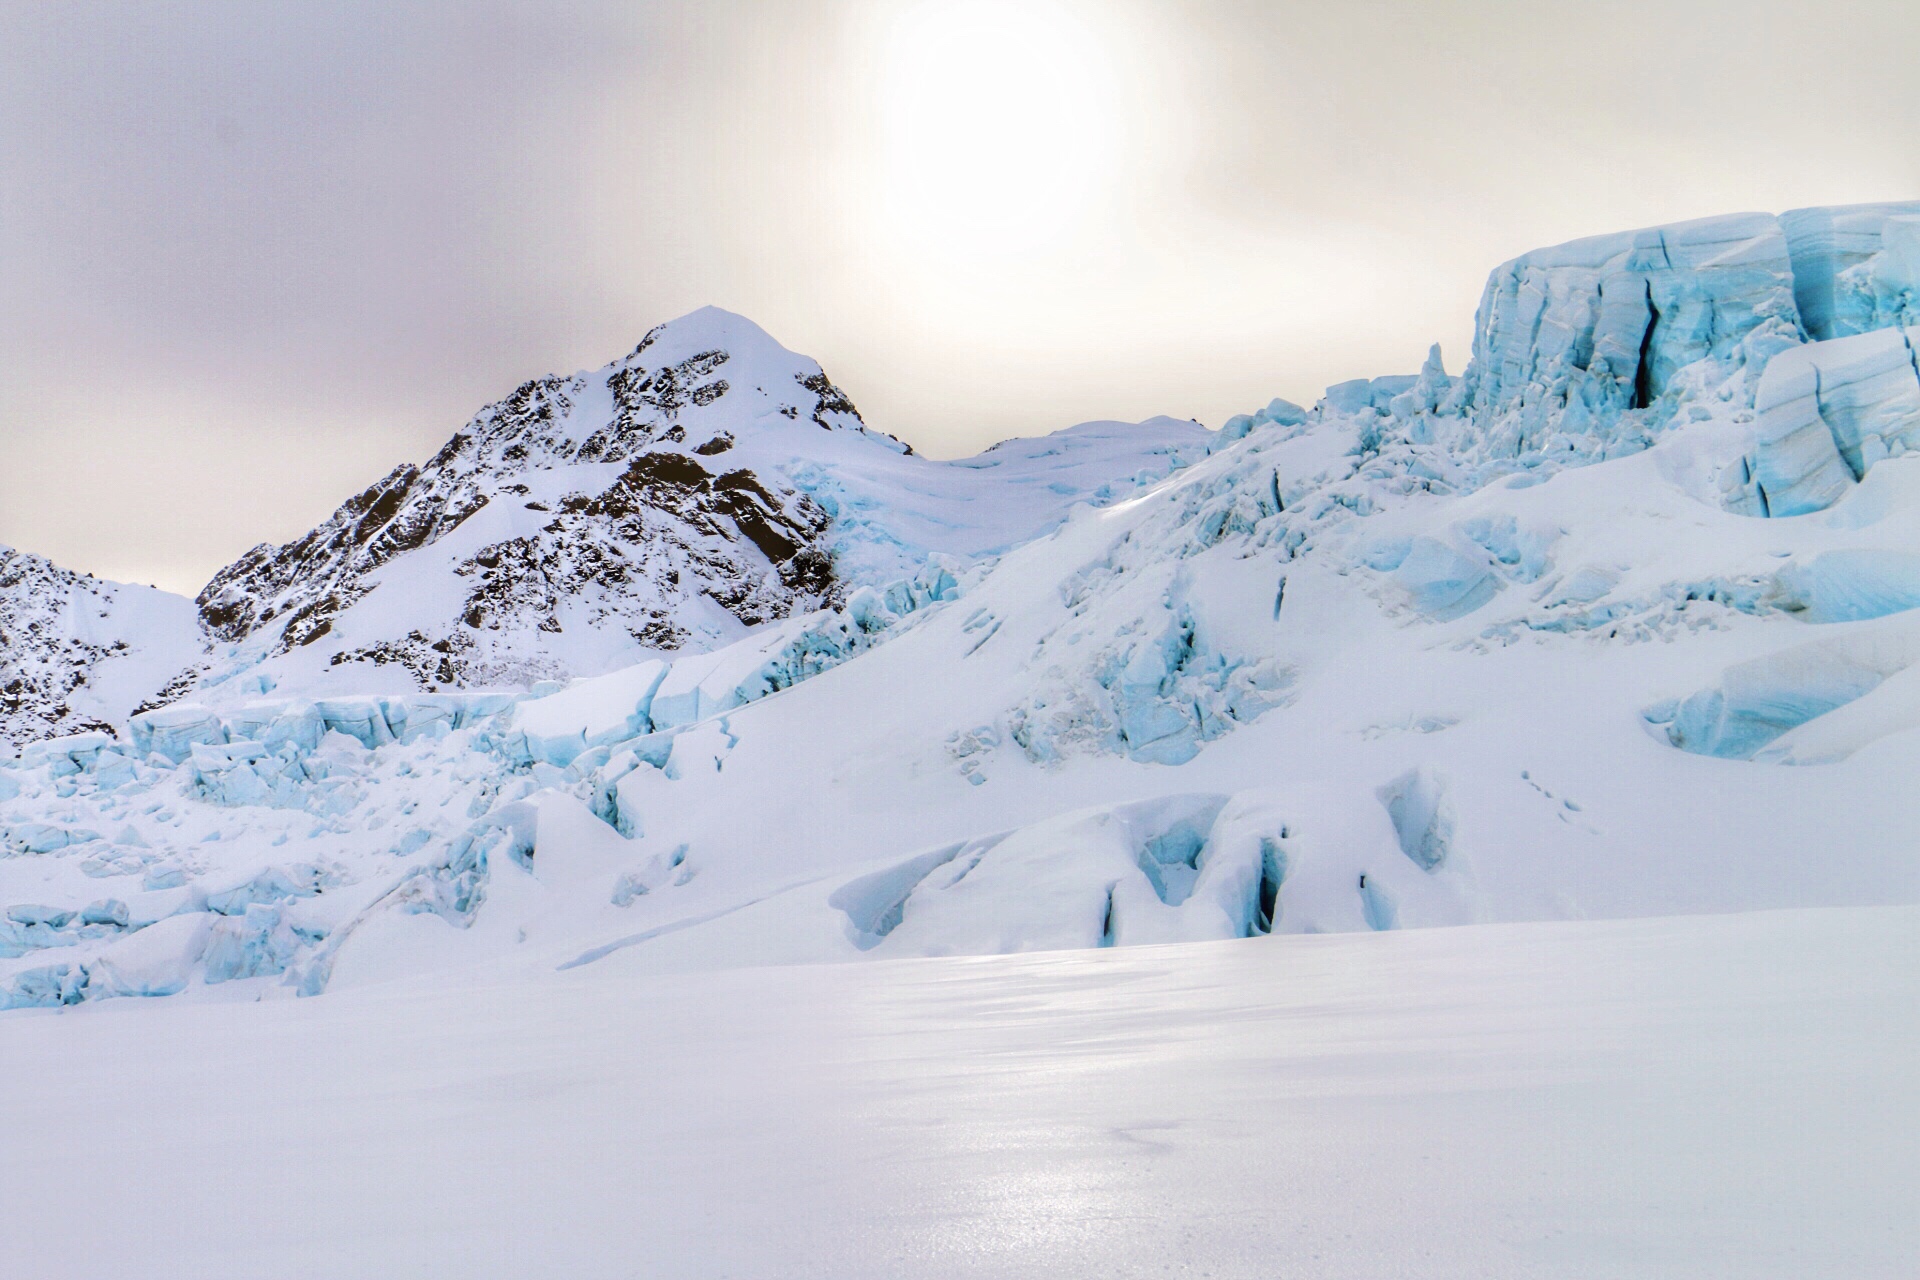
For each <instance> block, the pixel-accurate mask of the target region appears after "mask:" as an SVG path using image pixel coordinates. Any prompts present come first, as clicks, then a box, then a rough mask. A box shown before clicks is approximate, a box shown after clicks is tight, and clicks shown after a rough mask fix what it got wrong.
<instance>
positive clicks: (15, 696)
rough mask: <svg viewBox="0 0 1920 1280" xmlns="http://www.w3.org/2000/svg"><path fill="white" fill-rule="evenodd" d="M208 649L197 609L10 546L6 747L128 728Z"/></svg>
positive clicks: (1, 687) (4, 663) (4, 643)
mask: <svg viewBox="0 0 1920 1280" xmlns="http://www.w3.org/2000/svg"><path fill="white" fill-rule="evenodd" d="M199 648H200V644H199V639H198V635H197V631H196V627H195V625H194V611H193V606H192V604H191V603H190V602H189V601H186V600H183V599H181V598H180V597H179V596H176V595H172V594H170V593H169V592H165V591H157V590H155V589H154V588H152V587H139V586H132V585H130V584H126V583H119V582H105V581H102V580H101V579H98V578H94V577H91V576H89V575H86V574H79V573H74V572H72V571H70V570H67V569H62V568H61V567H60V566H58V565H56V564H52V563H50V562H49V561H46V560H43V559H41V558H40V557H39V556H33V555H28V554H27V553H25V552H23V551H15V550H13V549H12V548H10V547H5V546H0V743H7V742H25V741H28V740H29V739H32V738H43V737H47V736H49V735H57V734H63V733H76V732H81V731H84V730H89V729H110V728H111V727H112V726H113V725H115V724H124V723H125V722H126V717H127V715H128V713H129V712H131V711H133V710H134V708H135V707H137V706H138V705H140V703H141V702H142V701H143V700H145V699H146V698H147V697H148V696H149V695H151V694H152V693H153V692H154V691H155V690H156V689H157V687H158V685H159V682H160V681H162V680H164V679H166V678H167V676H168V675H170V674H171V673H172V672H174V671H176V670H178V669H179V668H180V666H181V664H183V663H185V662H187V661H189V660H190V659H191V658H193V657H194V656H195V655H196V654H197V652H198V650H199Z"/></svg>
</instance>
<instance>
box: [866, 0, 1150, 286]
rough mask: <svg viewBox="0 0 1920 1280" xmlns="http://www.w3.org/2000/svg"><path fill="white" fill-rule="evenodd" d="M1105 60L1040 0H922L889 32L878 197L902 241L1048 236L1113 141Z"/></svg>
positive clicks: (964, 243)
mask: <svg viewBox="0 0 1920 1280" xmlns="http://www.w3.org/2000/svg"><path fill="white" fill-rule="evenodd" d="M1114 81H1115V76H1114V73H1113V67H1112V60H1111V58H1110V56H1109V55H1108V53H1107V51H1106V50H1105V49H1104V48H1103V47H1102V46H1101V43H1100V41H1099V40H1098V38H1097V37H1096V36H1095V34H1094V33H1093V32H1092V31H1091V30H1089V29H1088V28H1087V27H1086V26H1085V25H1084V24H1083V23H1082V22H1080V21H1079V20H1078V19H1077V18H1076V17H1075V16H1074V15H1073V14H1071V13H1069V12H1067V11H1065V10H1063V9H1060V8H1058V7H1055V6H1053V5H1051V4H1047V3H1033V2H1031V0H1030V2H1028V3H1013V2H1010V0H934V2H930V3H923V4H921V5H919V6H917V7H915V8H914V9H912V10H910V11H908V12H907V13H906V14H904V15H902V17H901V18H900V19H899V20H898V22H897V23H896V25H895V26H894V28H893V30H892V32H891V33H890V39H889V41H888V44H887V48H886V55H885V70H884V74H883V76H882V79H881V93H882V98H881V104H880V105H881V112H882V121H883V125H884V129H885V188H884V200H885V204H886V210H887V215H888V218H889V221H890V223H891V224H892V226H893V228H894V230H895V231H896V232H897V233H900V234H902V235H903V236H905V237H907V238H908V239H910V240H913V241H917V242H921V243H925V242H927V241H935V242H939V243H941V244H943V245H945V246H946V247H947V248H948V249H949V250H954V251H960V252H972V253H995V252H1005V251H1015V250H1020V249H1027V248H1032V247H1036V246H1040V245H1044V244H1046V243H1048V242H1050V241H1053V240H1055V239H1057V238H1058V237H1060V236H1061V235H1062V234H1063V233H1064V232H1065V231H1067V230H1068V229H1069V228H1070V227H1071V226H1072V225H1073V224H1074V223H1075V221H1076V220H1078V219H1079V218H1081V217H1082V216H1083V215H1084V214H1085V213H1086V211H1087V210H1088V208H1089V207H1090V206H1091V205H1092V204H1093V203H1095V202H1096V201H1097V200H1098V199H1099V198H1100V196H1101V193H1102V188H1103V186H1105V185H1107V184H1108V183H1110V182H1111V180H1112V178H1113V176H1114V174H1115V172H1116V169H1117V161H1118V158H1119V152H1120V142H1121V139H1120V132H1121V131H1120V128H1119V112H1118V104H1117V98H1118V94H1117V91H1116V86H1115V83H1114Z"/></svg>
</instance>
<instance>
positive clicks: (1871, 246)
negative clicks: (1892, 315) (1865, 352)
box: [1780, 200, 1920, 340]
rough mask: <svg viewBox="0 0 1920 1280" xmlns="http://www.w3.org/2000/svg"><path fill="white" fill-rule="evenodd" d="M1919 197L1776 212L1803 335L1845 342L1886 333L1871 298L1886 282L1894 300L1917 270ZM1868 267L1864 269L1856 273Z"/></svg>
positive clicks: (1911, 284) (1919, 256) (1909, 284)
mask: <svg viewBox="0 0 1920 1280" xmlns="http://www.w3.org/2000/svg"><path fill="white" fill-rule="evenodd" d="M1917 219H1920V200H1902V201H1895V202H1890V203H1886V204H1856V205H1844V206H1840V207H1837V208H1815V209H1789V210H1788V211H1787V212H1785V213H1783V214H1781V215H1780V226H1781V229H1782V231H1783V232H1784V233H1785V235H1786V240H1787V251H1788V253H1789V254H1790V255H1791V257H1792V260H1793V296H1794V301H1795V302H1796V303H1797V304H1798V306H1799V310H1800V322H1801V324H1802V325H1803V326H1804V327H1805V329H1806V333H1807V336H1808V337H1810V338H1813V339H1816V340H1825V339H1827V338H1842V337H1845V336H1847V335H1848V334H1854V333H1866V332H1868V331H1870V330H1872V329H1878V328H1884V327H1886V323H1898V322H1899V321H1898V320H1897V319H1889V320H1886V321H1883V322H1876V321H1875V318H1874V307H1873V295H1874V285H1875V284H1876V283H1882V284H1884V285H1885V286H1886V287H1887V288H1888V289H1889V291H1890V294H1891V295H1892V296H1893V298H1895V299H1897V295H1898V294H1899V293H1900V292H1903V291H1907V290H1911V289H1912V288H1913V287H1914V284H1915V281H1914V279H1913V275H1912V268H1913V267H1915V266H1920V254H1916V250H1920V220H1917ZM1861 268H1865V270H1861Z"/></svg>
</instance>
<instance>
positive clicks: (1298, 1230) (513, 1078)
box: [0, 907, 1920, 1280]
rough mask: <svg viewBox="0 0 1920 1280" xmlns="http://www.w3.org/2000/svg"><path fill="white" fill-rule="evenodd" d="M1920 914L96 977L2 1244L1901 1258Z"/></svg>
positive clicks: (854, 1255) (1918, 1246) (464, 1253)
mask: <svg viewBox="0 0 1920 1280" xmlns="http://www.w3.org/2000/svg"><path fill="white" fill-rule="evenodd" d="M1916 1011H1920V908H1914V907H1883V908H1849V909H1831V910H1822V911H1795V912H1776V913H1753V914H1746V915H1737V916H1718V917H1670V918H1666V919H1659V920H1636V921H1614V922H1604V923H1601V922H1562V923H1553V924H1536V925H1477V926H1468V927H1463V928H1456V929H1430V930H1417V931H1407V932H1395V933H1382V934H1367V933H1360V934H1345V935H1322V936H1293V937H1281V936H1274V937H1267V938H1255V939H1244V940H1238V941H1230V942H1221V943H1197V944H1194V943H1189V944H1180V945H1176V946H1167V947H1141V948H1132V949H1125V950H1103V951H1074V952H1051V953H1044V954H1030V955H1020V956H998V957H982V958H964V959H933V960H909V961H897V962H889V963H874V964H861V965H838V966H792V967H786V968H781V969H761V970H731V971H715V972H706V973H699V974H681V975H679V976H675V977H641V978H635V977H634V976H632V975H631V974H629V973H621V972H618V971H616V970H614V969H613V968H612V967H610V966H604V965H589V966H585V967H582V968H579V969H576V970H573V971H570V972H569V973H568V974H566V975H562V977H561V979H560V980H545V981H539V982H530V981H526V980H524V979H517V978H508V979H495V980H491V981H489V980H480V981H473V980H461V981H458V982H456V983H450V984H445V985H441V984H432V983H427V982H422V981H417V980H416V981H411V982H403V983H390V984H385V985H381V986H375V987H369V988H362V989H358V990H351V991H339V992H336V993H334V994H332V995H330V996H329V997H328V998H326V999H323V1000H303V1001H281V1002H272V1003H267V1004H249V1005H237V1004H224V1005H222V1004H183V1003H181V1002H178V1001H158V1002H154V1001H131V1000H119V1001H107V1002H102V1003H99V1004H86V1005H83V1006H80V1007H79V1008H74V1009H67V1010H44V1011H26V1012H22V1013H18V1014H15V1015H13V1016H12V1017H10V1018H9V1019H8V1020H7V1022H6V1024H5V1032H6V1034H5V1037H4V1040H0V1067H3V1069H4V1071H5V1075H6V1079H7V1082H8V1083H7V1089H6V1092H5V1095H4V1097H5V1102H4V1104H0V1118H3V1119H4V1123H5V1127H6V1133H7V1142H6V1144H5V1147H4V1152H3V1154H0V1206H3V1208H0V1223H4V1239H5V1247H6V1256H7V1260H8V1262H7V1266H8V1272H9V1274H12V1275H18V1276H34V1277H38V1278H42V1280H57V1278H59V1277H76V1278H78V1277H98V1276H105V1275H123V1276H142V1277H150V1278H154V1280H159V1278H161V1277H171V1276H182V1277H186V1276H191V1277H203V1276H223V1275H224V1276H274V1277H279V1278H281V1280H295V1278H297V1277H309V1276H311V1277H321V1276H324V1277H338V1276H356V1277H375V1276H409V1277H412V1276H461V1277H485V1276H514V1277H524V1276H566V1277H571V1278H574V1280H587V1278H591V1277H602V1276H606V1277H613V1276H645V1277H678V1276H687V1277H696V1276H697V1277H718V1276H731V1277H737V1278H746V1277H803V1276H819V1277H833V1278H834V1280H853V1278H856V1277H903V1276H913V1277H939V1276H1008V1277H1014V1276H1018V1277H1031V1276H1159V1275H1195V1276H1198V1275H1211V1276H1213V1277H1217V1278H1222V1280H1224V1278H1225V1277H1239V1276H1245V1277H1269V1276H1289V1277H1320V1276H1327V1277H1331V1276H1341V1277H1355V1278H1356V1280H1376V1278H1378V1277H1387V1276H1394V1277H1423V1276H1435V1277H1440V1276H1445V1277H1458V1276H1529V1277H1535V1276H1539V1277H1549V1276H1565V1277H1579V1278H1581V1280H1593V1278H1594V1277H1608V1276H1622V1277H1626V1276H1631V1277H1636V1278H1646V1277H1663V1276H1675V1277H1680V1276H1684V1277H1688V1278H1689V1280H1701V1278H1704V1277H1718V1276H1739V1277H1747V1278H1751V1277H1766V1276H1847V1277H1854V1278H1856V1280H1857V1278H1862V1277H1883V1276H1884V1277H1895V1276H1910V1275H1912V1274H1913V1272H1912V1264H1913V1260H1914V1258H1915V1257H1916V1256H1920V1218H1916V1216H1915V1215H1914V1213H1913V1194H1914V1188H1915V1187H1916V1185H1920V1144H1916V1141H1915V1137H1914V1135H1915V1133H1916V1132H1920V1095H1917V1094H1916V1091H1915V1090H1914V1088H1913V1080H1914V1078H1915V1076H1914V1073H1915V1071H1916V1070H1917V1069H1920V1018H1916V1016H1915V1014H1916Z"/></svg>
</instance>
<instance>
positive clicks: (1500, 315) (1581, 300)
mask: <svg viewBox="0 0 1920 1280" xmlns="http://www.w3.org/2000/svg"><path fill="white" fill-rule="evenodd" d="M1799 340H1800V335H1799V321H1798V312H1797V310H1796V307H1795V304H1794V273H1793V264H1792V260H1791V256H1790V254H1789V251H1788V247H1787V239H1786V236H1785V234H1784V233H1783V232H1782V231H1781V228H1780V223H1779V220H1778V219H1776V218H1775V217H1774V216H1773V215H1772V214H1766V213H1748V214H1734V215H1731V216H1728V217H1719V218H1703V219H1700V220H1698V221H1694V222H1682V223H1677V224H1675V225H1673V226H1669V227H1652V228H1648V229H1646V230H1643V231H1625V232H1619V233H1616V234H1613V235H1605V236H1593V237H1590V238H1588V239H1584V240H1575V241H1572V242H1571V243H1568V244H1563V245H1559V246H1557V247H1555V248H1551V249H1536V250H1534V251H1533V252H1532V253H1528V254H1524V255H1522V256H1521V257H1518V258H1515V259H1514V260H1513V261H1512V262H1509V263H1507V264H1506V265H1504V266H1502V267H1500V268H1498V269H1497V270H1495V271H1494V273H1493V274H1492V276H1491V277H1489V278H1488V280H1487V287H1486V292H1485V294H1484V295H1483V297H1482V299H1481V303H1480V313H1479V320H1478V323H1477V326H1476V332H1475V336H1474V348H1473V366H1472V368H1471V369H1470V370H1469V372H1468V375H1467V379H1466V387H1467V395H1468V397H1469V403H1470V404H1471V407H1472V408H1473V409H1474V411H1475V412H1476V414H1477V415H1494V414H1503V413H1507V412H1510V411H1513V410H1519V409H1532V410H1534V411H1535V413H1536V416H1538V417H1539V418H1540V419H1541V420H1542V421H1544V419H1545V417H1547V416H1548V415H1549V414H1551V413H1552V412H1553V411H1555V410H1567V411H1572V412H1575V413H1585V414H1591V415H1595V416H1598V417H1606V416H1610V415H1617V414H1619V413H1620V412H1622V411H1624V410H1628V409H1645V408H1648V407H1650V406H1651V405H1653V403H1654V402H1655V401H1656V400H1658V399H1659V397H1660V396H1661V395H1662V394H1663V393H1665V392H1666V391H1667V389H1668V388H1669V387H1670V386H1671V385H1673V381H1674V378H1675V375H1677V374H1678V373H1679V371H1680V370H1681V369H1684V368H1686V367H1687V366H1688V365H1691V364H1693V363H1695V362H1696V361H1699V360H1705V359H1708V358H1714V359H1718V360H1723V361H1732V360H1743V359H1746V358H1751V357H1753V356H1756V355H1757V356H1759V357H1760V359H1761V360H1762V361H1764V359H1765V357H1766V356H1768V355H1771V354H1772V353H1773V352H1774V351H1778V350H1781V349H1783V348H1785V347H1787V346H1790V345H1793V344H1794V343H1796V342H1798V341H1799Z"/></svg>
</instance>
